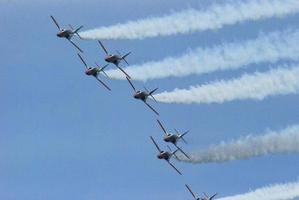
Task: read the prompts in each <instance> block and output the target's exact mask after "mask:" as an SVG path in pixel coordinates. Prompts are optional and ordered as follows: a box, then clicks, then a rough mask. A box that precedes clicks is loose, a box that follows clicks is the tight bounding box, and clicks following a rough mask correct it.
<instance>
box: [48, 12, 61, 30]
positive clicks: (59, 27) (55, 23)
mask: <svg viewBox="0 0 299 200" xmlns="http://www.w3.org/2000/svg"><path fill="white" fill-rule="evenodd" d="M50 17H51V19H52V20H53V22H54V23H55V24H56V26H57V28H58V29H59V30H60V26H59V24H58V23H57V21H56V20H55V18H54V17H53V16H52V15H51V16H50Z"/></svg>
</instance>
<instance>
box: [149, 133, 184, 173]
mask: <svg viewBox="0 0 299 200" xmlns="http://www.w3.org/2000/svg"><path fill="white" fill-rule="evenodd" d="M150 138H151V140H152V141H153V143H154V145H155V146H156V148H157V149H158V151H159V154H158V155H157V158H158V159H164V160H165V161H166V162H167V163H168V164H169V165H170V166H171V167H172V168H173V169H174V170H175V171H176V172H177V173H178V174H180V175H182V173H181V172H180V171H179V170H178V169H177V168H176V167H175V166H174V165H173V164H172V163H171V162H170V161H169V160H170V158H171V157H172V156H176V155H175V153H176V152H177V151H178V149H177V150H175V151H170V152H169V151H162V150H161V149H160V148H159V146H158V144H157V143H156V141H155V140H154V138H153V137H152V136H150Z"/></svg>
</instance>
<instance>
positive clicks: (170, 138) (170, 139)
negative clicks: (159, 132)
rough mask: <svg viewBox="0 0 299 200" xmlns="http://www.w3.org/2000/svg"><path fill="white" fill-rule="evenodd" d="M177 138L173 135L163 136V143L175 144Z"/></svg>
mask: <svg viewBox="0 0 299 200" xmlns="http://www.w3.org/2000/svg"><path fill="white" fill-rule="evenodd" d="M178 138H179V137H178V136H177V135H174V134H167V135H165V136H164V138H163V140H164V141H165V142H171V143H172V144H174V145H175V144H176V143H177V140H178Z"/></svg>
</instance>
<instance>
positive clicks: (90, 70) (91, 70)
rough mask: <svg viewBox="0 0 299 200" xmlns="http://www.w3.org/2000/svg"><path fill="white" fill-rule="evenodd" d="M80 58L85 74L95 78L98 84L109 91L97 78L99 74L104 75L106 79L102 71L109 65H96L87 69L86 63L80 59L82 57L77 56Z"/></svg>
mask: <svg viewBox="0 0 299 200" xmlns="http://www.w3.org/2000/svg"><path fill="white" fill-rule="evenodd" d="M77 55H78V56H79V58H80V60H81V61H82V63H83V64H84V66H85V68H86V70H85V74H86V75H87V76H93V77H95V78H96V79H97V80H98V81H99V82H100V83H102V84H103V85H104V86H105V87H106V88H107V89H108V90H111V89H110V88H109V87H108V86H107V85H106V84H105V83H104V82H103V81H101V80H100V79H99V77H98V75H99V73H103V74H105V75H106V76H107V77H108V75H107V74H106V73H105V71H104V69H105V68H106V67H107V66H108V65H109V64H107V65H105V66H104V67H100V66H99V65H98V64H97V63H96V65H97V67H89V66H88V65H87V64H86V62H85V61H84V59H83V58H82V56H81V55H80V54H77Z"/></svg>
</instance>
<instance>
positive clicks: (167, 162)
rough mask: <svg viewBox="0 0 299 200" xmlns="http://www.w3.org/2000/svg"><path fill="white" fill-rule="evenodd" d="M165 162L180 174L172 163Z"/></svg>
mask: <svg viewBox="0 0 299 200" xmlns="http://www.w3.org/2000/svg"><path fill="white" fill-rule="evenodd" d="M167 163H168V164H169V165H170V166H171V167H172V168H173V169H174V170H175V171H177V173H179V174H180V175H182V173H181V172H180V171H179V170H178V169H177V168H176V167H175V166H174V165H173V164H171V162H169V161H167Z"/></svg>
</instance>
